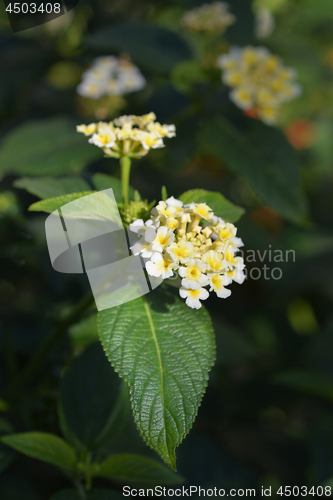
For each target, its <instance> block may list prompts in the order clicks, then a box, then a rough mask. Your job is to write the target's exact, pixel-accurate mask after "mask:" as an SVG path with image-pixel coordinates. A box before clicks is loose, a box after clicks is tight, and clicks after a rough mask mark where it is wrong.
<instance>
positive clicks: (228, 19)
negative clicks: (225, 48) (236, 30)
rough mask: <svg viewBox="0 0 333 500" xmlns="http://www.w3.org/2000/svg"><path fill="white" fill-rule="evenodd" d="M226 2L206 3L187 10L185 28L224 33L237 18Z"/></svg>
mask: <svg viewBox="0 0 333 500" xmlns="http://www.w3.org/2000/svg"><path fill="white" fill-rule="evenodd" d="M228 9H229V5H228V4H227V3H226V2H214V3H205V4H203V5H201V6H200V7H197V8H195V9H192V10H189V11H187V12H185V14H184V16H183V18H182V24H183V26H184V28H185V29H187V30H189V31H194V32H198V33H206V34H222V33H224V32H225V30H226V29H227V28H228V27H229V26H230V25H231V24H234V23H235V21H236V18H235V16H234V15H233V14H231V13H230V12H229V11H228Z"/></svg>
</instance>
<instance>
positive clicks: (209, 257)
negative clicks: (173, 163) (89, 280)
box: [129, 197, 245, 309]
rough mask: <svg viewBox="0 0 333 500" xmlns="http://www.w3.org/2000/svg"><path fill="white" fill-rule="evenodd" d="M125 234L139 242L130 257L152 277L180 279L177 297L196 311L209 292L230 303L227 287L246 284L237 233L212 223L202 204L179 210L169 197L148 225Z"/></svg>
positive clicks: (139, 222) (138, 222)
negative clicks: (136, 258)
mask: <svg viewBox="0 0 333 500" xmlns="http://www.w3.org/2000/svg"><path fill="white" fill-rule="evenodd" d="M129 228H130V230H131V231H132V232H134V233H136V235H137V237H138V239H137V240H136V241H135V242H134V244H133V245H132V247H131V251H132V253H133V254H134V255H140V256H141V257H143V258H145V259H147V261H146V270H147V272H148V274H149V275H150V276H155V277H161V278H162V279H166V278H170V277H171V276H173V277H176V278H177V277H178V281H179V285H180V288H179V294H180V296H181V297H182V298H184V299H185V301H186V304H187V305H188V306H189V307H192V308H194V309H199V308H200V307H201V302H200V301H201V300H206V299H207V298H208V296H209V292H215V293H216V295H217V296H218V297H219V298H226V297H229V295H230V294H231V291H230V290H229V289H228V288H226V287H227V286H228V285H230V283H232V281H236V282H237V283H243V281H244V279H245V273H244V271H243V269H244V261H243V258H242V257H240V256H238V255H237V251H238V250H239V247H241V246H242V245H243V242H242V240H241V239H240V238H237V237H236V232H237V229H236V227H235V226H234V225H233V224H231V223H226V222H224V221H223V220H222V219H221V218H220V217H216V216H215V215H214V213H213V211H212V209H211V208H210V207H209V206H208V205H206V203H190V204H188V205H183V203H182V202H181V201H180V200H177V199H175V198H174V197H171V198H168V199H167V200H166V201H160V202H159V203H158V205H157V206H156V207H154V208H153V209H152V210H151V212H150V218H149V219H148V220H146V221H145V222H144V221H143V219H138V220H136V221H134V222H133V223H132V224H130V226H129Z"/></svg>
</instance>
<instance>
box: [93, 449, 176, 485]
mask: <svg viewBox="0 0 333 500" xmlns="http://www.w3.org/2000/svg"><path fill="white" fill-rule="evenodd" d="M97 475H98V476H101V477H105V478H107V479H113V480H115V481H120V482H122V483H125V484H128V483H139V484H144V483H145V484H155V485H158V484H176V483H182V482H183V479H182V478H181V476H179V475H178V474H175V473H174V472H172V471H170V470H169V469H168V468H167V467H165V466H164V465H162V464H160V463H159V462H157V461H156V460H152V459H151V458H146V457H144V456H141V455H127V454H125V453H122V454H120V455H111V456H110V457H108V458H106V459H105V460H104V462H102V463H101V464H100V468H99V471H98V474H97Z"/></svg>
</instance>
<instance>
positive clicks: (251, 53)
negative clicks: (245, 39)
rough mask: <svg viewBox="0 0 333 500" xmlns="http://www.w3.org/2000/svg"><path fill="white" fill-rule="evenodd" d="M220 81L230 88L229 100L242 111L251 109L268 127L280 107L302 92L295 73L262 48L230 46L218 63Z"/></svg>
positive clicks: (274, 119) (273, 121) (275, 117)
mask: <svg viewBox="0 0 333 500" xmlns="http://www.w3.org/2000/svg"><path fill="white" fill-rule="evenodd" d="M217 66H218V67H219V68H221V69H222V70H223V73H222V81H223V82H224V83H225V84H226V85H229V86H230V87H233V90H232V91H231V93H230V99H231V100H232V101H233V102H234V103H235V104H236V106H238V107H239V108H241V109H243V110H252V111H253V112H254V113H255V115H256V116H258V118H260V119H261V120H262V121H263V122H265V123H267V124H273V123H275V122H276V119H277V116H278V113H279V109H280V107H281V104H282V103H283V102H286V101H290V100H292V99H294V98H295V97H297V96H299V95H300V93H301V87H300V86H299V85H298V84H297V83H295V81H294V80H295V77H296V71H295V70H294V69H293V68H287V67H285V66H284V65H283V62H282V60H281V59H280V58H279V57H278V56H276V55H273V54H271V52H270V51H269V50H268V49H267V48H265V47H251V46H248V47H245V48H243V49H241V48H238V47H233V48H232V49H231V50H230V52H229V53H228V54H225V55H222V56H220V57H219V58H218V60H217Z"/></svg>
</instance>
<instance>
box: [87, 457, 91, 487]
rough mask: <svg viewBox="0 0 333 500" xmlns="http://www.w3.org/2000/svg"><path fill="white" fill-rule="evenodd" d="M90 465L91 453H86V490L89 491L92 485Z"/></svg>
mask: <svg viewBox="0 0 333 500" xmlns="http://www.w3.org/2000/svg"><path fill="white" fill-rule="evenodd" d="M90 465H91V453H88V455H87V459H86V491H90V490H91V486H92V474H91V469H90Z"/></svg>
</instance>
